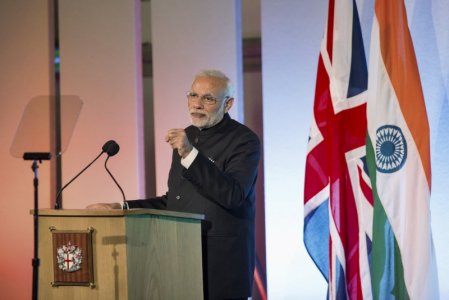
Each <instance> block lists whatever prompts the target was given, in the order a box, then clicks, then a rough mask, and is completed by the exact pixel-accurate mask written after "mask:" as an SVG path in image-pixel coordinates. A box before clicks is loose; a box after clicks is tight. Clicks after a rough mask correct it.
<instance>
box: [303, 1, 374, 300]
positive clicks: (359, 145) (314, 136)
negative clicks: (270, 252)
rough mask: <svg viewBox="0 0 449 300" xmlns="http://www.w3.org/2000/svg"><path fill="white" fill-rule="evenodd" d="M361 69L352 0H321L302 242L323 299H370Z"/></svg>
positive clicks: (357, 23) (369, 220)
mask: <svg viewBox="0 0 449 300" xmlns="http://www.w3.org/2000/svg"><path fill="white" fill-rule="evenodd" d="M367 83H368V73H367V66H366V58H365V52H364V47H363V39H362V33H361V28H360V21H359V16H358V11H357V6H356V2H355V1H354V0H329V7H328V19H327V26H326V30H325V34H324V38H323V41H322V45H321V50H320V57H319V61H318V71H317V81H316V90H315V100H314V108H313V121H312V125H311V129H310V137H309V144H308V155H307V160H306V173H305V187H304V243H305V245H306V248H307V251H308V252H309V255H310V256H311V257H312V259H313V260H314V262H315V264H316V265H317V267H318V268H319V270H320V271H321V273H322V274H323V276H324V277H325V279H326V280H327V282H328V285H329V289H328V297H329V298H330V299H370V298H372V296H371V278H370V267H369V265H370V264H369V255H370V252H371V237H372V229H371V227H372V214H373V197H372V192H371V183H370V180H369V176H368V167H367V164H366V149H365V145H366V132H367V120H366V100H367V99H366V94H367V92H366V90H367Z"/></svg>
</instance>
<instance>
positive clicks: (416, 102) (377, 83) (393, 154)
mask: <svg viewBox="0 0 449 300" xmlns="http://www.w3.org/2000/svg"><path fill="white" fill-rule="evenodd" d="M367 119H368V137H367V159H368V165H369V173H370V178H371V184H372V189H373V195H374V222H373V241H372V246H373V249H372V261H371V280H372V289H373V298H374V299H432V300H433V299H438V298H439V291H438V278H437V268H436V262H435V254H434V248H433V241H432V232H431V226H430V223H431V222H430V221H431V220H430V205H429V199H430V186H431V170H430V146H429V123H428V120H427V114H426V108H425V102H424V96H423V92H422V88H421V83H420V78H419V72H418V66H417V63H416V57H415V52H414V49H413V43H412V40H411V36H410V32H409V28H408V23H407V14H406V9H405V5H404V2H403V0H376V2H375V19H374V23H373V29H372V33H371V50H370V61H369V80H368V106H367Z"/></svg>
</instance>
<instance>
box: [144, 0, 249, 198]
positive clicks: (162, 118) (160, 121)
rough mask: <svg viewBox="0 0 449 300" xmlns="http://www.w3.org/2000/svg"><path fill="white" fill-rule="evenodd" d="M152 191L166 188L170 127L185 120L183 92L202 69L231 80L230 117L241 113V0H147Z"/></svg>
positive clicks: (169, 155) (186, 117)
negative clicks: (151, 90) (151, 91)
mask: <svg viewBox="0 0 449 300" xmlns="http://www.w3.org/2000/svg"><path fill="white" fill-rule="evenodd" d="M151 22H152V24H151V26H152V37H151V40H152V46H153V84H154V86H153V87H154V127H155V153H156V191H157V193H158V195H161V194H164V193H165V192H166V191H167V178H168V170H169V168H170V162H171V153H172V152H171V148H170V146H169V145H167V144H166V143H165V142H164V137H165V135H166V133H167V131H168V130H169V129H170V128H184V127H187V126H188V125H189V124H190V119H189V117H188V111H187V99H186V96H185V93H186V91H188V90H189V89H190V85H191V83H192V79H193V76H194V74H195V73H196V72H198V71H199V70H202V69H211V68H213V69H220V70H222V71H223V72H224V73H226V74H227V75H228V76H229V77H230V78H231V80H232V81H233V82H234V84H235V90H236V101H235V102H234V107H233V108H232V109H231V116H232V117H233V118H235V119H238V120H241V119H242V117H241V116H242V115H243V102H242V97H241V95H242V87H241V81H242V75H241V68H242V63H241V28H240V1H237V0H233V1H208V0H190V1H189V2H188V5H187V4H186V2H185V1H184V0H153V1H151Z"/></svg>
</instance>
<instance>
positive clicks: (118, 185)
mask: <svg viewBox="0 0 449 300" xmlns="http://www.w3.org/2000/svg"><path fill="white" fill-rule="evenodd" d="M117 147H118V145H117ZM119 149H120V148H117V152H118V150H119ZM117 152H115V153H114V154H113V155H115V154H117ZM111 156H112V155H108V158H106V160H105V162H104V168H105V169H106V171H107V172H108V174H109V176H111V178H112V180H114V182H115V184H116V185H117V187H118V188H119V190H120V192H122V196H123V203H126V197H125V193H124V192H123V189H122V187H121V186H120V184H118V182H117V180H115V178H114V176H112V173H111V171H109V169H108V167H107V165H106V164H107V163H108V160H109V157H111Z"/></svg>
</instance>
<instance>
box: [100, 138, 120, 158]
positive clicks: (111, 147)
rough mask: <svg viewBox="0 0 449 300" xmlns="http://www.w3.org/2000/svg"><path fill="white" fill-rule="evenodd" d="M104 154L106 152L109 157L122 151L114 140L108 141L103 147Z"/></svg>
mask: <svg viewBox="0 0 449 300" xmlns="http://www.w3.org/2000/svg"><path fill="white" fill-rule="evenodd" d="M102 149H103V152H106V153H107V154H108V156H114V155H116V154H117V153H118V151H119V150H120V146H119V145H118V144H117V143H116V142H115V141H113V140H110V141H107V142H106V143H105V144H104V145H103V148H102Z"/></svg>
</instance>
